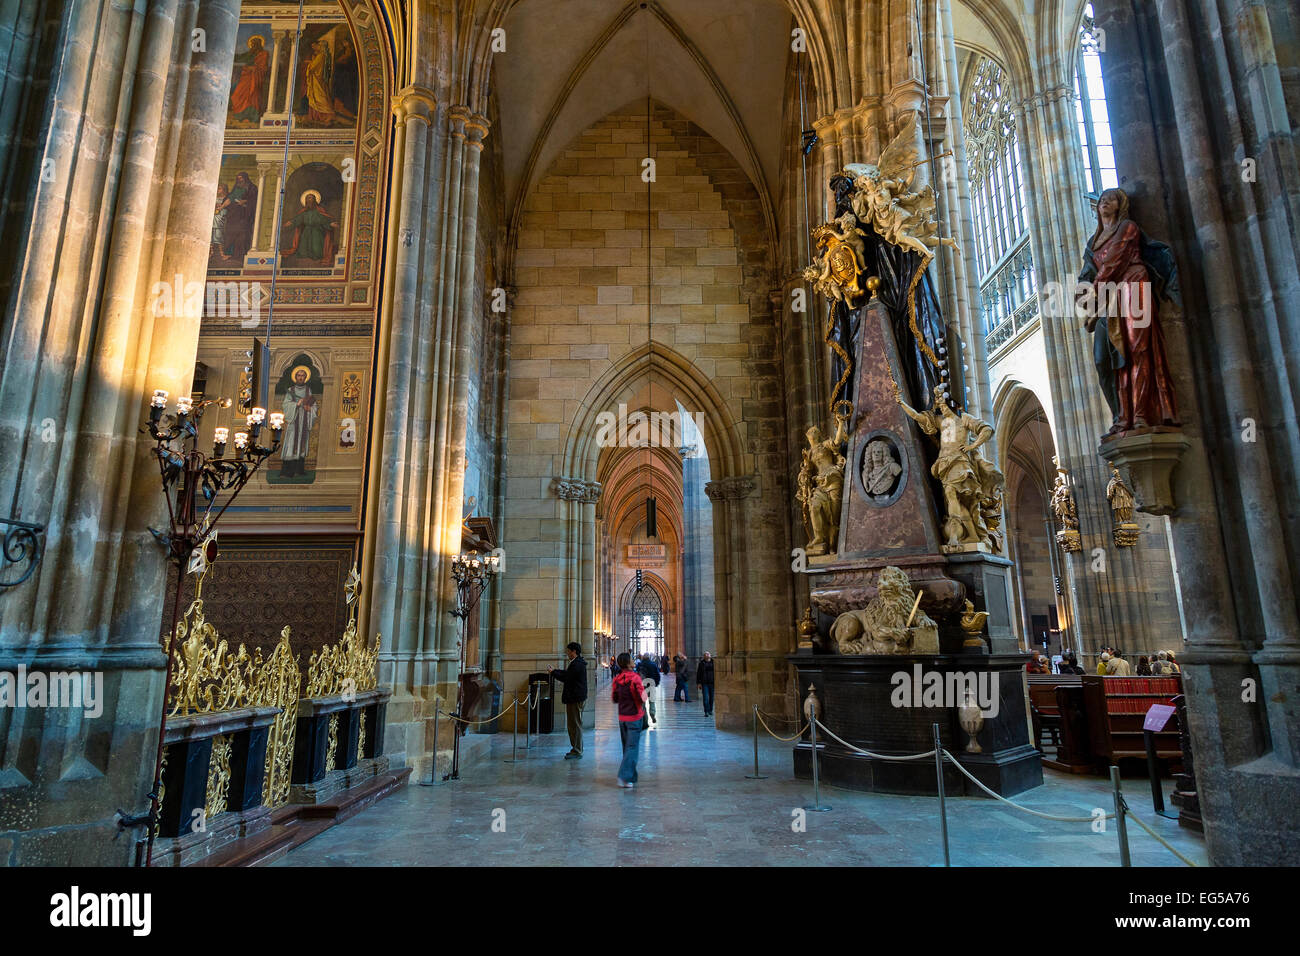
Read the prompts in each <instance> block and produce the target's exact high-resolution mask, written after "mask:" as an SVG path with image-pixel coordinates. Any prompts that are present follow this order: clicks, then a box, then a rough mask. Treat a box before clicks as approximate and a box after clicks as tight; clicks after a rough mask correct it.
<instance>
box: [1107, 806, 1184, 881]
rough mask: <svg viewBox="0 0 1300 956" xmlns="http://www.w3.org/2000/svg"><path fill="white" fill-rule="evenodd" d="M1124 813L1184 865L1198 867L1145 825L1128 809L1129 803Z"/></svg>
mask: <svg viewBox="0 0 1300 956" xmlns="http://www.w3.org/2000/svg"><path fill="white" fill-rule="evenodd" d="M1124 812H1125V813H1126V814H1127V815H1128V817H1129V819H1130V820H1132V821H1133V822H1134V823H1136V824H1137V825H1138V826H1140V827H1141V828H1142V829H1143V830H1146V831H1147V833H1148V834H1150V835H1151V837H1152V838H1153V839H1154V840H1155V841H1156V842H1157V843H1159V844H1160V845H1161V846H1163V847H1164V848H1165V849H1166V850H1168V851H1169V852H1170V853H1172V854H1173V855H1174V856H1176V857H1178V859H1180V860H1182V861H1183V862H1184V863H1186V864H1187V865H1188V866H1196V864H1195V863H1193V862H1192V861H1191V860H1189V859H1187V857H1185V856H1183V855H1182V854H1181V853H1179V852H1178V851H1177V850H1175V849H1174V848H1173V847H1172V846H1170V845H1169V844H1168V843H1167V842H1165V840H1164V839H1163V838H1162V837H1161V836H1160V834H1159V833H1156V831H1155V830H1152V829H1151V828H1150V827H1149V826H1147V825H1146V824H1145V823H1143V822H1142V818H1141V817H1139V816H1138V815H1137V814H1135V813H1134V812H1133V811H1132V810H1130V809H1129V808H1128V804H1127V803H1125V804H1124Z"/></svg>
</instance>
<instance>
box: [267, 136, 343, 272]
mask: <svg viewBox="0 0 1300 956" xmlns="http://www.w3.org/2000/svg"><path fill="white" fill-rule="evenodd" d="M343 185H344V184H343V173H342V171H341V170H340V169H339V168H338V167H337V166H334V165H333V164H331V163H327V162H310V163H304V164H303V165H301V166H299V167H298V168H297V169H295V170H294V171H293V172H292V173H290V174H289V179H288V185H287V186H286V196H285V206H284V218H283V220H282V225H281V229H280V262H281V264H282V266H283V267H284V268H286V269H291V268H316V269H321V268H324V269H328V268H331V267H332V266H333V265H334V262H335V256H336V254H337V253H338V252H339V245H338V244H339V239H340V236H339V218H340V215H341V208H340V207H341V206H342V205H343V192H344V190H343Z"/></svg>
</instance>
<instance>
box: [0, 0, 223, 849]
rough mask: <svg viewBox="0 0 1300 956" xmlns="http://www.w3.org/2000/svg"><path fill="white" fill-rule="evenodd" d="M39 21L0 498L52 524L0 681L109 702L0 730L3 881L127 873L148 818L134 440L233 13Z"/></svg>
mask: <svg viewBox="0 0 1300 956" xmlns="http://www.w3.org/2000/svg"><path fill="white" fill-rule="evenodd" d="M51 7H52V8H53V9H49V8H47V9H49V16H50V18H51V20H55V19H57V20H59V21H61V23H60V24H57V26H58V27H59V28H58V29H56V30H52V31H51V33H50V34H49V35H50V36H55V37H57V38H58V39H57V40H55V41H53V43H54V45H55V46H56V47H57V49H54V50H53V51H51V56H50V59H49V60H48V61H42V60H41V59H40V58H39V57H38V58H37V59H36V60H34V61H31V62H30V63H29V64H27V65H26V67H25V69H24V70H23V71H22V72H21V74H20V75H21V76H22V82H21V83H15V84H14V87H15V88H14V89H12V90H11V89H9V88H8V84H9V82H10V81H12V79H13V77H14V76H15V74H18V73H19V70H18V67H19V64H16V63H13V64H10V67H9V73H10V77H9V80H7V89H6V96H7V97H8V96H9V94H10V93H12V94H13V97H14V100H13V101H14V102H15V103H17V102H23V101H26V107H25V111H24V116H23V118H22V120H21V121H20V122H21V123H22V124H24V125H23V137H24V138H25V139H27V140H28V141H30V142H32V143H34V144H35V153H36V154H37V155H41V156H42V157H43V159H44V160H45V161H46V162H45V164H44V167H45V168H44V172H45V173H46V174H47V175H45V176H42V175H41V173H42V164H37V165H36V166H35V167H34V168H33V176H32V181H31V182H30V183H24V184H22V186H21V188H19V189H16V190H15V192H14V194H15V195H27V196H30V197H31V198H30V204H29V205H27V206H25V207H23V208H22V209H21V212H20V213H19V214H17V215H13V216H12V218H11V219H10V220H9V221H8V222H7V223H6V229H7V232H6V235H7V242H6V247H7V249H9V250H12V251H8V252H5V253H3V254H2V255H3V257H2V258H0V269H3V271H4V272H5V273H6V274H7V279H6V285H5V286H4V289H5V290H6V295H5V298H4V301H3V327H4V329H5V336H4V340H3V345H0V350H2V354H0V370H2V371H0V397H2V398H3V401H2V402H0V442H3V446H4V447H5V448H7V449H10V453H9V454H6V455H5V456H4V457H3V460H0V498H3V500H4V501H5V502H6V503H9V502H13V503H14V506H15V511H16V512H17V513H18V514H19V515H20V516H21V517H22V519H23V520H26V521H32V522H37V523H40V524H43V525H45V527H46V531H45V540H46V547H45V553H44V557H43V560H42V562H41V564H40V565H39V566H38V567H37V569H36V571H35V573H34V574H33V575H32V577H31V578H30V579H29V580H28V581H27V582H26V583H25V584H23V585H22V586H21V587H20V588H17V589H15V590H12V591H9V592H7V593H6V594H5V596H4V599H3V601H2V602H0V635H3V637H2V638H0V669H12V668H13V667H14V666H16V663H17V661H19V660H21V661H22V662H23V663H24V664H25V665H26V667H27V669H28V670H29V671H31V672H34V671H43V670H83V671H92V672H95V673H97V674H99V675H100V676H102V678H103V685H104V686H103V696H102V697H101V699H100V701H99V703H100V704H101V705H102V714H101V715H99V716H97V717H93V716H91V715H89V714H83V712H82V711H80V710H59V711H47V712H35V713H33V712H31V711H27V712H16V711H8V710H6V711H5V713H6V714H11V715H14V714H16V715H17V716H10V717H7V718H6V717H5V716H3V715H0V721H3V723H2V724H0V727H2V728H3V732H4V733H5V735H6V737H7V741H6V743H5V745H4V746H3V748H0V750H2V751H3V753H5V754H6V756H5V757H4V759H3V763H0V780H3V781H4V788H3V790H0V820H5V821H13V820H19V819H23V818H24V816H25V815H24V813H22V812H20V811H19V810H18V808H19V807H20V806H22V807H32V806H39V807H41V808H42V813H41V814H40V817H39V821H38V822H39V828H37V829H32V830H30V831H27V832H20V833H8V834H0V845H4V844H6V843H8V844H9V846H10V847H11V848H12V849H10V850H8V851H7V852H8V859H7V862H10V863H14V864H18V865H22V864H39V863H46V864H53V863H68V862H72V863H77V864H83V865H93V864H108V863H117V864H121V863H125V862H127V860H128V859H129V857H130V854H131V846H130V842H129V841H121V842H119V843H117V844H114V843H112V842H110V841H111V835H112V832H113V822H112V821H113V812H112V811H113V809H114V808H115V807H119V806H120V807H123V808H126V809H129V810H137V811H138V810H140V809H142V808H143V807H144V805H145V799H144V798H145V795H146V793H147V792H148V790H149V783H150V778H151V775H152V770H153V745H154V743H155V741H156V740H157V730H158V720H159V717H160V712H161V708H162V701H161V695H162V677H161V670H162V668H163V665H164V657H163V655H162V653H161V652H160V648H159V645H158V632H159V626H160V619H161V614H162V607H163V597H164V590H165V562H164V556H163V553H162V551H161V549H160V548H159V547H158V544H157V542H156V540H155V539H154V537H153V535H152V534H151V533H150V532H149V530H148V529H149V527H151V526H153V527H159V526H165V516H164V510H163V500H162V494H161V490H160V487H159V482H158V470H157V463H156V460H155V459H153V458H152V455H151V452H150V446H149V445H147V444H146V443H145V442H144V441H142V440H141V439H140V438H139V437H138V434H137V428H138V427H139V423H140V422H141V421H143V420H144V418H145V416H146V407H147V400H146V394H147V390H148V389H152V388H164V389H167V391H168V392H170V393H171V395H172V396H173V397H174V396H176V395H181V394H188V392H189V389H190V385H191V382H192V378H193V372H194V359H195V354H196V351H197V345H198V333H199V319H200V316H199V314H198V312H197V311H192V310H187V309H186V308H185V302H184V300H185V297H186V292H187V290H188V291H189V292H190V293H194V292H195V291H196V290H197V294H198V295H199V296H201V295H202V289H203V283H204V279H205V277H206V270H207V254H208V244H209V239H210V234H211V223H212V208H213V196H214V195H215V189H216V183H217V175H218V170H219V166H220V162H221V152H222V142H223V137H224V129H225V116H226V102H227V97H228V94H229V85H230V75H231V68H232V65H233V61H234V41H235V34H236V29H237V27H238V15H239V14H238V11H239V3H238V0H168V2H160V3H155V4H150V5H149V7H148V9H147V11H146V10H145V9H143V8H141V7H131V6H125V7H123V6H120V5H117V6H115V5H108V6H106V7H103V8H102V9H101V8H100V7H98V6H94V5H87V4H81V3H72V2H68V3H63V4H57V5H51ZM195 29H203V30H204V31H205V33H206V41H207V42H206V50H205V51H204V52H202V53H196V52H194V51H193V50H192V47H191V40H190V38H191V35H192V32H193V30H195ZM32 70H40V71H42V75H40V77H39V80H38V77H37V75H36V74H34V73H33V72H32ZM47 78H48V83H49V84H51V85H52V90H50V92H49V94H48V95H46V94H45V92H44V86H45V83H46V82H47ZM38 90H39V91H40V92H37V91H38ZM19 219H21V222H19V221H17V220H19ZM33 264H34V265H33ZM178 285H179V290H178V289H177V286H178ZM178 291H179V293H180V296H181V301H176V298H177V292H178ZM6 507H7V505H6ZM24 713H26V714H27V716H23V714H24ZM37 716H39V717H40V719H35V718H36V717H37ZM105 722H110V723H111V724H112V728H111V729H112V733H111V734H110V733H108V731H107V730H106V729H105V727H106V726H107V724H106V723H105ZM110 742H111V746H110ZM38 758H39V759H38Z"/></svg>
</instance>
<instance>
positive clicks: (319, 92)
mask: <svg viewBox="0 0 1300 956" xmlns="http://www.w3.org/2000/svg"><path fill="white" fill-rule="evenodd" d="M294 91H295V93H294V100H295V102H294V105H293V113H294V122H295V123H296V124H297V125H299V126H300V127H302V128H303V129H334V128H339V127H343V128H349V129H352V128H355V127H356V124H357V96H358V92H359V83H358V69H357V54H356V49H355V47H354V46H353V44H352V35H351V33H350V32H349V31H348V29H347V27H346V26H344V25H342V24H335V25H330V24H321V25H318V26H313V27H310V28H309V29H307V30H304V31H303V37H302V43H301V45H300V48H299V54H298V75H297V80H296V83H295V84H294Z"/></svg>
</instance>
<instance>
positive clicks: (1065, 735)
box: [1025, 674, 1093, 773]
mask: <svg viewBox="0 0 1300 956" xmlns="http://www.w3.org/2000/svg"><path fill="white" fill-rule="evenodd" d="M1025 677H1026V680H1027V681H1028V684H1029V713H1030V719H1031V720H1032V721H1033V725H1034V739H1035V740H1036V741H1037V743H1038V749H1039V751H1040V752H1041V753H1042V754H1043V763H1044V764H1045V765H1046V766H1048V767H1053V768H1055V769H1057V770H1064V771H1066V772H1067V773H1089V772H1091V771H1092V769H1093V758H1092V754H1091V751H1090V750H1089V748H1088V735H1087V723H1086V721H1085V720H1084V718H1083V698H1082V675H1081V674H1026V675H1025Z"/></svg>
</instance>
